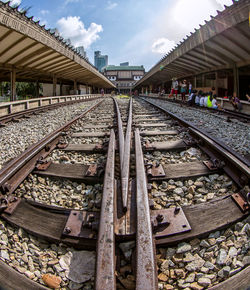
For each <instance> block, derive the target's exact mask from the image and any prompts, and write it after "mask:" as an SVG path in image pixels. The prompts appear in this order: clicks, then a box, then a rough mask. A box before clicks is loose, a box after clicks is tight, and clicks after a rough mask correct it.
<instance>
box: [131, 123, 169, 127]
mask: <svg viewBox="0 0 250 290" xmlns="http://www.w3.org/2000/svg"><path fill="white" fill-rule="evenodd" d="M168 125H169V123H149V124H137V125H136V126H137V127H139V128H145V127H166V126H168Z"/></svg>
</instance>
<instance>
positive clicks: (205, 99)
mask: <svg viewBox="0 0 250 290" xmlns="http://www.w3.org/2000/svg"><path fill="white" fill-rule="evenodd" d="M207 99H208V93H206V94H205V96H204V105H203V107H206V108H207Z"/></svg>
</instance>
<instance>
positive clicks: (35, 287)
mask: <svg viewBox="0 0 250 290" xmlns="http://www.w3.org/2000/svg"><path fill="white" fill-rule="evenodd" d="M0 288H1V289H16V290H18V289H20V290H21V289H29V290H48V289H49V288H47V287H44V286H42V285H40V284H38V283H36V282H34V281H32V280H31V279H29V278H27V277H26V276H25V275H24V274H23V275H22V274H20V273H18V272H17V271H15V270H14V269H13V268H12V267H10V266H8V265H7V264H5V263H4V262H3V261H1V260H0Z"/></svg>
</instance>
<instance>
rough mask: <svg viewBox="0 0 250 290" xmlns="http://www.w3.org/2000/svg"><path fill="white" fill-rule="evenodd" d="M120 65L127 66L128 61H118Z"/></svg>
mask: <svg viewBox="0 0 250 290" xmlns="http://www.w3.org/2000/svg"><path fill="white" fill-rule="evenodd" d="M120 66H129V62H128V61H127V62H122V63H120Z"/></svg>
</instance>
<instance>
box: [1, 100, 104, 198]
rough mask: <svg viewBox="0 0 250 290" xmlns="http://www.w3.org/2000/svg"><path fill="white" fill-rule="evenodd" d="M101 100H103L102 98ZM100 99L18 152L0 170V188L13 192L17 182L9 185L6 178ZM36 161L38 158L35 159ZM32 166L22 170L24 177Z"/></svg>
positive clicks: (92, 107)
mask: <svg viewBox="0 0 250 290" xmlns="http://www.w3.org/2000/svg"><path fill="white" fill-rule="evenodd" d="M102 101H103V100H102ZM102 101H99V102H98V103H96V104H94V105H92V106H90V107H89V108H87V109H86V110H84V112H83V113H82V114H80V115H79V116H77V117H75V118H74V119H72V120H71V121H69V122H68V123H66V124H65V125H63V126H61V127H60V128H58V129H57V130H56V131H54V132H52V133H50V134H49V135H48V136H46V137H44V138H43V139H42V140H40V141H39V142H37V143H36V144H34V145H31V146H30V147H29V148H28V149H27V150H25V151H24V152H23V153H22V154H20V155H19V156H18V157H17V158H15V159H14V160H12V161H11V162H9V163H8V164H7V165H6V166H5V167H4V168H2V169H1V170H0V189H1V190H2V191H3V192H6V191H7V192H8V193H11V192H13V191H14V190H15V189H16V187H17V186H18V185H19V184H16V185H15V186H14V187H13V186H10V185H9V184H8V180H9V179H10V178H11V177H13V175H14V174H15V173H17V172H18V171H20V169H21V168H22V167H23V166H25V165H27V163H28V162H29V161H30V160H32V158H34V157H35V156H36V155H37V154H38V153H39V152H40V151H41V150H42V149H43V148H45V147H46V146H47V145H48V144H49V143H51V142H52V141H53V140H55V139H56V138H58V137H60V135H61V132H62V131H63V130H65V129H67V128H68V127H69V126H70V125H72V124H73V123H74V122H76V121H77V120H79V119H80V118H82V117H83V116H84V115H85V114H87V113H88V112H89V111H91V110H93V109H94V108H96V107H97V106H98V105H99V104H100V103H101V102H102ZM46 151H48V152H49V151H50V148H47V150H46ZM37 161H38V159H37ZM33 169H34V168H30V169H29V170H28V171H27V172H23V174H24V177H23V178H25V177H26V176H28V174H29V173H30V172H31V171H32V170H33Z"/></svg>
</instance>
